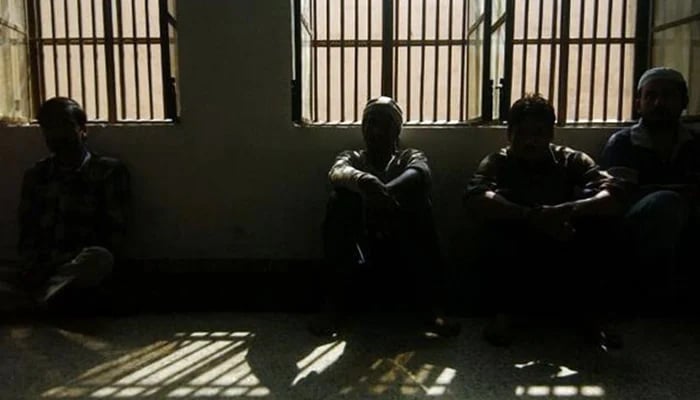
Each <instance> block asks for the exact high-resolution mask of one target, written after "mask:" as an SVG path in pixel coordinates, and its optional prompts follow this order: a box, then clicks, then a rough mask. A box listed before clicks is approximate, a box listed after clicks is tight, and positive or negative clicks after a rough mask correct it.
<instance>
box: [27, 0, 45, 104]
mask: <svg viewBox="0 0 700 400" xmlns="http://www.w3.org/2000/svg"><path fill="white" fill-rule="evenodd" d="M40 16H41V11H40V9H39V2H38V1H28V2H27V30H28V35H27V39H28V40H29V43H30V46H29V59H30V61H31V64H30V68H31V74H32V76H33V77H34V79H31V80H30V84H31V87H30V90H31V97H30V99H31V101H32V111H31V115H33V116H36V115H37V113H38V112H39V108H40V107H41V100H42V99H43V98H44V96H45V94H46V79H45V77H44V74H43V69H44V50H43V45H42V31H41V25H42V24H41V23H37V21H40Z"/></svg>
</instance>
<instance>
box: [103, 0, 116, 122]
mask: <svg viewBox="0 0 700 400" xmlns="http://www.w3.org/2000/svg"><path fill="white" fill-rule="evenodd" d="M102 11H103V18H104V19H103V21H104V22H103V28H104V34H105V66H106V68H107V112H108V114H109V115H108V120H109V122H116V120H117V89H116V80H115V79H116V78H115V71H114V25H113V24H112V0H102Z"/></svg>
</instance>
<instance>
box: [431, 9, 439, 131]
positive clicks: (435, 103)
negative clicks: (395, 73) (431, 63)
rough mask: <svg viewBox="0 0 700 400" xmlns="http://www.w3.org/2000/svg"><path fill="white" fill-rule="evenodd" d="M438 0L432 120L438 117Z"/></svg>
mask: <svg viewBox="0 0 700 400" xmlns="http://www.w3.org/2000/svg"><path fill="white" fill-rule="evenodd" d="M439 42H440V0H435V77H434V78H433V89H434V90H433V122H435V121H437V119H438V86H439V85H438V78H439V77H440V74H439V69H438V67H439V65H440V45H439Z"/></svg>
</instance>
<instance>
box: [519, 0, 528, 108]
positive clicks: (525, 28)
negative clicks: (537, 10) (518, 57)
mask: <svg viewBox="0 0 700 400" xmlns="http://www.w3.org/2000/svg"><path fill="white" fill-rule="evenodd" d="M524 19H525V21H524V24H523V58H522V60H523V66H522V71H521V74H520V77H521V82H520V96H523V95H524V94H525V82H526V81H527V79H525V77H526V76H527V75H526V74H527V38H528V28H529V26H528V25H529V24H528V22H529V21H530V0H525V18H524Z"/></svg>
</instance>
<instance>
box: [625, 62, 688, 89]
mask: <svg viewBox="0 0 700 400" xmlns="http://www.w3.org/2000/svg"><path fill="white" fill-rule="evenodd" d="M657 79H663V80H666V81H671V82H675V83H678V84H681V85H683V87H684V88H685V90H686V91H687V90H688V83H687V82H686V81H685V78H684V77H683V74H681V73H680V72H678V71H676V70H675V69H673V68H668V67H654V68H651V69H648V70H646V72H644V73H643V74H642V77H641V78H639V83H638V84H637V90H642V88H643V87H644V85H646V84H647V83H649V82H651V81H655V80H657Z"/></svg>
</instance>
